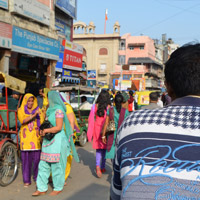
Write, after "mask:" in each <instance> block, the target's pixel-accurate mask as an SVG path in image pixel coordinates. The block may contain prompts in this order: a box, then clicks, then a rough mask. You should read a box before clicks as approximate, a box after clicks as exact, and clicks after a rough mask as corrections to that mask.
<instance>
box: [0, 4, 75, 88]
mask: <svg viewBox="0 0 200 200" xmlns="http://www.w3.org/2000/svg"><path fill="white" fill-rule="evenodd" d="M3 2H4V4H1V6H0V27H1V30H0V70H1V71H3V72H4V73H7V74H10V75H12V76H14V77H17V78H19V79H21V80H24V81H26V82H27V83H28V84H30V85H31V83H36V84H38V85H46V86H47V87H51V85H52V82H53V80H54V78H55V65H56V63H57V61H58V59H59V49H60V41H59V33H58V32H59V31H58V30H57V27H56V10H57V12H59V14H58V15H59V16H62V15H65V18H64V19H65V24H66V26H68V33H67V36H68V37H69V38H72V34H71V31H72V30H73V29H72V27H73V18H74V17H75V16H73V13H74V14H76V1H75V0H74V1H72V2H71V3H72V5H70V6H71V7H70V9H71V10H70V11H72V12H71V14H69V13H70V12H69V9H68V8H67V7H66V5H65V4H66V2H65V4H64V3H63V2H62V1H59V2H58V3H57V1H54V0H40V1H37V0H32V1H23V0H10V1H8V0H4V1H3ZM65 8H66V9H65ZM67 36H66V37H67Z"/></svg>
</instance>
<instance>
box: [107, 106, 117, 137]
mask: <svg viewBox="0 0 200 200" xmlns="http://www.w3.org/2000/svg"><path fill="white" fill-rule="evenodd" d="M115 130H116V127H115V121H114V109H113V107H111V108H110V113H109V123H108V125H107V127H106V134H109V133H110V132H115Z"/></svg>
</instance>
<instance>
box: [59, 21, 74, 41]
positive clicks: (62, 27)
mask: <svg viewBox="0 0 200 200" xmlns="http://www.w3.org/2000/svg"><path fill="white" fill-rule="evenodd" d="M55 26H56V30H58V33H59V34H60V35H62V36H64V37H65V38H66V40H68V41H70V40H71V28H70V27H69V26H68V25H67V24H66V23H65V22H64V21H63V20H61V19H58V18H55Z"/></svg>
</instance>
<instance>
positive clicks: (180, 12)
mask: <svg viewBox="0 0 200 200" xmlns="http://www.w3.org/2000/svg"><path fill="white" fill-rule="evenodd" d="M198 5H200V3H198V4H195V5H193V6H191V7H189V8H186V9H183V10H182V11H179V12H177V13H175V14H173V15H171V16H169V17H167V18H165V19H163V20H161V21H159V22H157V23H155V24H152V25H150V26H148V27H146V28H144V29H142V30H140V31H137V32H134V34H138V33H141V32H143V31H146V30H148V29H150V28H152V27H155V26H157V25H159V24H162V23H163V22H165V21H168V20H169V19H171V18H173V17H175V16H177V15H180V14H182V13H183V12H185V11H187V10H190V9H191V8H194V7H197V6H198Z"/></svg>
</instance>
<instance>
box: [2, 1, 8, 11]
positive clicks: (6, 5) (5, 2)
mask: <svg viewBox="0 0 200 200" xmlns="http://www.w3.org/2000/svg"><path fill="white" fill-rule="evenodd" d="M0 7H1V8H5V9H8V0H0Z"/></svg>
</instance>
